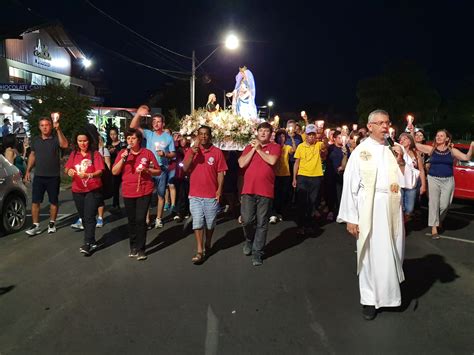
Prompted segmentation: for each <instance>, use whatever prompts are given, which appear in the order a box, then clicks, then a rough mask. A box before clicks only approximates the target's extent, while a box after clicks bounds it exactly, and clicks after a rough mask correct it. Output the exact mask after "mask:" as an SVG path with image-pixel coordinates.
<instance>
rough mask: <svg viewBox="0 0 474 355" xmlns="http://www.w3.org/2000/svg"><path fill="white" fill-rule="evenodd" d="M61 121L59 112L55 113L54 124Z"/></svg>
mask: <svg viewBox="0 0 474 355" xmlns="http://www.w3.org/2000/svg"><path fill="white" fill-rule="evenodd" d="M58 121H59V112H54V113H53V122H54V123H58Z"/></svg>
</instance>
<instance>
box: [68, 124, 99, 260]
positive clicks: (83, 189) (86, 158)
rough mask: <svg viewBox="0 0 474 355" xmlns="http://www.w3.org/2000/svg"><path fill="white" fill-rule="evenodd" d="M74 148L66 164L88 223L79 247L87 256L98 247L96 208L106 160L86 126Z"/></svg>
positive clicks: (81, 130) (81, 214)
mask: <svg viewBox="0 0 474 355" xmlns="http://www.w3.org/2000/svg"><path fill="white" fill-rule="evenodd" d="M73 142H74V143H73V144H74V151H73V152H72V153H71V155H70V156H69V159H68V161H67V163H66V165H65V169H64V170H65V172H66V174H68V175H69V176H71V177H72V195H73V199H74V203H75V204H76V208H77V212H78V214H79V218H80V219H81V220H82V225H83V227H84V245H83V246H82V247H81V248H80V249H79V251H80V252H81V253H83V254H84V255H86V256H89V255H91V254H92V253H93V252H94V250H95V249H97V243H96V240H95V228H96V219H95V216H96V212H97V208H98V206H99V204H100V202H101V201H102V189H101V188H102V181H101V179H100V177H101V175H102V172H103V170H104V161H103V159H102V157H101V155H100V154H99V152H98V151H97V147H96V146H95V145H94V144H93V138H92V137H91V135H90V133H89V132H88V131H87V130H86V129H80V130H79V131H77V132H76V134H75V135H74V141H73Z"/></svg>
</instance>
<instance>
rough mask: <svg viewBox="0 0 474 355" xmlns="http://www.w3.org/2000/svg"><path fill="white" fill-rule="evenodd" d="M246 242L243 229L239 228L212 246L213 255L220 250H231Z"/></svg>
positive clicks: (232, 230) (229, 232)
mask: <svg viewBox="0 0 474 355" xmlns="http://www.w3.org/2000/svg"><path fill="white" fill-rule="evenodd" d="M243 241H244V233H243V231H242V227H240V226H239V227H237V228H234V229H231V230H230V231H228V232H227V233H226V234H224V235H223V236H222V237H220V238H219V239H217V240H216V241H215V242H214V245H213V246H212V251H213V254H215V253H217V252H218V251H219V250H225V249H230V248H232V247H235V246H236V245H239V244H241V243H242V242H243Z"/></svg>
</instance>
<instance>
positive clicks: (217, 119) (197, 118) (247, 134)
mask: <svg viewBox="0 0 474 355" xmlns="http://www.w3.org/2000/svg"><path fill="white" fill-rule="evenodd" d="M259 123H260V120H259V119H256V120H253V119H245V118H243V117H241V116H238V115H236V114H234V113H233V112H232V110H231V109H227V110H222V111H219V112H208V111H206V110H205V109H202V108H201V109H198V110H196V111H195V112H194V113H193V114H192V115H186V116H185V117H184V118H183V119H182V120H181V129H180V133H181V134H182V135H194V134H196V132H197V130H198V129H199V127H200V126H202V125H205V126H209V127H211V129H212V137H213V143H214V144H215V145H216V146H217V147H219V148H220V149H223V150H242V149H243V148H244V147H245V145H247V144H248V143H249V142H250V141H251V140H252V138H253V137H255V133H256V131H257V126H258V124H259Z"/></svg>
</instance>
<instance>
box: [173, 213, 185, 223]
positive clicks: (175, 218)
mask: <svg viewBox="0 0 474 355" xmlns="http://www.w3.org/2000/svg"><path fill="white" fill-rule="evenodd" d="M182 220H183V219H182V218H181V216H180V215H178V214H177V215H176V216H174V217H173V221H176V222H181V221H182Z"/></svg>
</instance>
